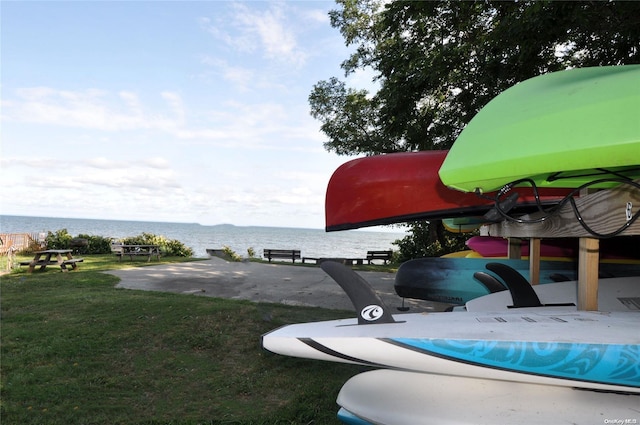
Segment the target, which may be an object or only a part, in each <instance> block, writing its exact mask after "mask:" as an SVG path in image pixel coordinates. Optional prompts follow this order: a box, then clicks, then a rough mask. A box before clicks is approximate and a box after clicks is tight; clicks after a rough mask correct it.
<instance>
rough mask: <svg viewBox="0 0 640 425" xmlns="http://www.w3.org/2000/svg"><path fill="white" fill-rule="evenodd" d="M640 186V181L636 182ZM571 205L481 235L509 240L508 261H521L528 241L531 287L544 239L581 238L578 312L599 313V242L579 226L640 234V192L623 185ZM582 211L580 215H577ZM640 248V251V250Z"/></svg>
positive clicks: (502, 224)
mask: <svg viewBox="0 0 640 425" xmlns="http://www.w3.org/2000/svg"><path fill="white" fill-rule="evenodd" d="M634 183H636V184H637V183H640V180H636V181H634ZM574 203H575V207H576V210H574V208H572V206H571V205H569V204H566V205H564V206H563V207H562V208H561V209H560V210H559V212H558V214H556V215H554V216H552V217H549V218H548V219H546V220H544V221H540V222H536V223H531V221H534V220H536V219H538V218H539V217H540V216H541V213H538V212H536V213H532V214H528V215H525V216H522V217H521V219H522V221H529V222H528V223H517V222H513V221H507V220H503V221H501V222H498V223H493V224H488V225H485V226H482V227H481V229H480V234H481V235H482V236H500V237H504V238H507V239H508V241H509V249H508V256H509V258H514V259H519V258H521V252H520V251H521V240H522V239H529V268H530V270H529V273H530V277H531V284H532V285H536V284H538V283H539V277H540V240H541V239H545V238H565V237H566V238H578V240H579V252H578V310H588V311H595V310H598V271H599V259H600V239H598V238H596V237H594V236H593V234H592V233H589V232H588V231H587V230H586V229H585V227H584V226H583V225H582V224H581V223H580V221H583V222H585V223H588V225H589V227H590V228H591V229H593V230H595V231H596V232H598V233H601V234H606V233H611V232H614V231H616V229H621V228H624V227H625V226H626V228H624V230H623V231H622V232H620V234H619V235H620V236H635V235H640V220H632V218H633V216H634V214H633V211H638V209H639V208H640V190H638V189H637V187H635V186H632V185H620V186H617V187H614V188H612V189H603V190H598V191H593V192H592V191H585V192H581V193H580V196H579V197H577V198H576V199H575V201H574ZM576 211H580V216H579V217H577V216H576ZM639 249H640V248H639Z"/></svg>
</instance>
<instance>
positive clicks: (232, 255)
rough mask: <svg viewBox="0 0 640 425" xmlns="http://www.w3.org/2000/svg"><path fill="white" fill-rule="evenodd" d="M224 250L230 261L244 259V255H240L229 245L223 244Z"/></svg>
mask: <svg viewBox="0 0 640 425" xmlns="http://www.w3.org/2000/svg"><path fill="white" fill-rule="evenodd" d="M222 251H223V252H224V255H225V256H226V257H227V258H228V259H229V261H242V257H241V256H240V255H238V254H237V253H236V252H235V251H234V250H233V249H231V248H230V247H228V246H226V245H225V246H223V247H222Z"/></svg>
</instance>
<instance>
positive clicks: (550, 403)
mask: <svg viewBox="0 0 640 425" xmlns="http://www.w3.org/2000/svg"><path fill="white" fill-rule="evenodd" d="M337 403H338V405H340V406H341V412H339V413H338V418H339V419H340V420H342V421H343V422H344V423H347V424H358V425H364V424H389V425H391V424H393V425H405V424H406V425H415V424H425V425H427V424H429V425H430V424H458V425H461V424H469V425H480V424H487V425H512V424H528V425H533V424H541V425H546V424H551V423H554V424H555V423H573V424H588V423H594V420H595V418H602V419H598V420H600V421H601V422H602V420H603V419H604V420H605V423H606V420H611V419H613V418H616V419H620V420H622V421H624V420H625V419H628V420H629V421H630V423H632V421H634V420H638V412H637V406H638V405H639V404H640V395H626V394H612V393H601V392H594V391H583V390H575V389H571V388H559V387H550V386H544V385H532V384H522V383H514V382H500V381H495V380H484V379H472V378H460V377H452V376H439V375H431V374H421V373H411V372H402V371H392V370H376V371H371V372H365V373H361V374H359V375H356V376H354V377H353V378H351V379H350V380H349V381H347V382H346V383H345V384H344V386H343V387H342V389H341V390H340V393H339V394H338V398H337ZM343 418H344V419H343ZM353 418H355V419H353ZM634 418H635V419H634ZM347 419H350V420H351V422H349V421H348V420H347ZM611 423H613V422H611Z"/></svg>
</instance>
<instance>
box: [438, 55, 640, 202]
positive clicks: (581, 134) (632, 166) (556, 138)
mask: <svg viewBox="0 0 640 425" xmlns="http://www.w3.org/2000/svg"><path fill="white" fill-rule="evenodd" d="M639 110H640V65H625V66H603V67H591V68H579V69H571V70H566V71H560V72H553V73H548V74H544V75H541V76H537V77H534V78H531V79H529V80H526V81H523V82H521V83H518V84H516V85H515V86H513V87H511V88H509V89H507V90H505V91H504V92H502V93H501V94H499V95H498V96H497V97H495V98H494V99H493V100H491V101H490V102H489V103H488V104H487V105H486V106H485V107H484V108H482V109H481V110H480V111H479V112H478V113H477V114H476V116H475V117H474V118H473V119H472V120H471V121H470V122H469V124H468V125H467V126H466V127H465V128H464V130H463V131H462V132H461V133H460V135H459V136H458V138H457V139H456V141H455V142H454V144H453V146H452V147H451V150H450V152H449V154H448V155H447V157H446V159H445V160H444V162H443V164H442V166H441V168H440V170H439V175H440V178H441V179H442V182H443V183H444V184H445V185H446V186H448V187H451V188H455V189H458V190H461V191H464V192H474V191H479V192H482V193H486V192H491V191H495V190H498V189H500V188H502V187H504V186H505V185H507V184H509V183H511V182H514V181H517V180H519V179H524V178H530V179H532V180H533V181H535V183H536V184H537V185H538V186H539V187H567V188H575V187H578V186H580V185H582V184H584V183H587V182H590V181H593V180H597V179H602V178H618V179H619V178H621V177H624V178H628V179H637V178H639V177H640V124H639V122H640V121H639V119H638V111H639ZM617 184H619V182H609V183H603V184H599V185H595V186H593V187H611V186H615V185H617Z"/></svg>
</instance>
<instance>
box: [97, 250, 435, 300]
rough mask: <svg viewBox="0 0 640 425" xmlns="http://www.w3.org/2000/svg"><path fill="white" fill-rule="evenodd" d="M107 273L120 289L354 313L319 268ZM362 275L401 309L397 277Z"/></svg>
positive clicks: (177, 267)
mask: <svg viewBox="0 0 640 425" xmlns="http://www.w3.org/2000/svg"><path fill="white" fill-rule="evenodd" d="M106 273H109V274H112V275H115V276H118V277H119V278H120V279H121V281H120V283H119V284H118V285H117V287H118V288H127V289H138V290H145V291H165V292H176V293H183V294H194V295H201V296H209V297H220V298H230V299H239V300H250V301H256V302H271V303H283V304H289V305H299V306H312V307H323V308H330V309H337V310H353V305H352V304H351V301H350V300H349V298H348V297H347V296H346V294H345V293H344V292H343V291H342V289H341V288H340V286H339V285H338V284H337V283H336V282H335V281H334V280H333V279H332V278H331V277H329V276H328V275H327V274H326V273H325V272H324V271H323V270H322V269H321V268H320V267H302V266H292V265H286V264H285V263H278V264H265V263H254V262H228V261H225V260H223V259H220V258H216V257H214V258H211V259H209V260H204V261H195V262H189V263H176V264H165V265H159V266H148V267H136V268H131V269H123V270H111V271H108V272H106ZM357 273H358V274H360V275H361V276H362V277H363V278H364V279H365V280H367V281H368V282H369V283H370V284H371V286H372V287H373V288H374V289H375V290H376V292H377V293H378V294H379V295H380V296H381V297H382V299H383V300H384V302H385V303H386V304H387V306H388V307H390V308H392V309H395V308H396V307H400V306H401V305H402V298H400V297H398V296H397V295H396V293H395V291H394V289H393V283H394V279H395V274H394V273H387V272H369V271H366V272H357ZM405 306H408V307H411V309H410V310H409V312H412V313H416V312H424V311H437V310H442V308H443V305H439V304H437V303H428V302H426V301H418V300H405Z"/></svg>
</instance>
